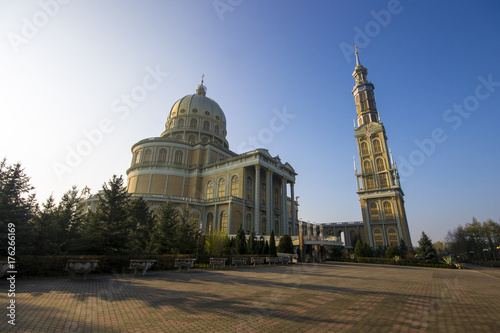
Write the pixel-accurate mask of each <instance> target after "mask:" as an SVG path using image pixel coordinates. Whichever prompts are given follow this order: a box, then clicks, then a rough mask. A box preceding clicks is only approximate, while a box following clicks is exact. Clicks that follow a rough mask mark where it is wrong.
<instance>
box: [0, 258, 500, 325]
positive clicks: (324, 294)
mask: <svg viewBox="0 0 500 333" xmlns="http://www.w3.org/2000/svg"><path fill="white" fill-rule="evenodd" d="M0 288H2V289H4V290H5V291H4V292H2V295H3V296H2V299H3V301H2V304H4V306H2V308H3V309H4V310H3V311H4V314H3V315H2V318H3V319H2V322H1V324H0V331H1V332H50V333H52V332H422V331H423V332H499V331H500V318H499V317H498V316H499V314H500V270H497V269H487V268H478V267H473V268H472V269H466V270H457V269H455V270H451V269H433V268H417V267H400V266H383V265H369V264H353V263H323V264H294V265H289V266H287V265H285V266H271V267H269V266H262V267H255V268H254V267H244V268H238V269H235V268H225V269H223V270H212V269H192V270H191V272H189V273H188V272H185V271H182V272H178V271H164V272H160V271H158V272H157V271H149V272H148V273H147V275H146V276H141V275H140V274H139V273H138V275H137V276H136V277H134V275H133V274H130V272H129V271H127V272H125V273H123V274H121V273H120V274H118V273H117V274H113V275H97V274H90V275H89V277H88V279H87V280H86V281H84V280H82V279H70V278H69V277H67V278H63V277H58V278H40V279H25V280H23V279H21V280H18V281H16V298H15V300H16V325H15V326H12V325H8V324H7V319H8V318H7V317H6V313H7V309H6V306H7V305H8V297H7V290H8V284H7V281H5V280H2V281H0Z"/></svg>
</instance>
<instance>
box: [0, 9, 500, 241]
mask: <svg viewBox="0 0 500 333" xmlns="http://www.w3.org/2000/svg"><path fill="white" fill-rule="evenodd" d="M0 9H1V10H0V35H1V36H2V39H1V42H0V54H1V55H2V57H1V61H0V110H1V111H0V112H1V114H2V125H3V126H2V131H0V155H1V156H6V157H7V158H8V161H9V162H10V163H14V162H17V161H20V162H21V163H22V164H23V165H24V166H25V168H26V172H27V173H28V175H29V176H31V178H32V184H33V185H34V186H35V187H36V191H37V196H38V198H39V201H44V200H45V199H46V198H47V197H48V195H50V193H53V194H54V196H55V197H56V198H57V199H59V198H60V197H61V195H62V194H63V193H64V192H65V191H67V190H69V189H70V187H71V185H73V184H76V185H78V187H79V188H80V189H81V188H83V187H84V186H89V187H90V188H91V190H92V191H93V192H95V191H97V190H98V189H99V188H100V187H101V186H102V184H103V183H104V182H105V181H107V180H109V179H110V178H111V177H112V175H113V174H119V175H125V171H126V169H127V168H128V167H129V165H130V161H131V152H130V147H131V146H132V145H133V144H134V143H135V142H137V141H139V140H141V139H143V138H147V137H154V136H159V135H160V134H161V132H162V131H163V130H164V124H165V121H166V119H167V116H168V113H169V111H170V108H171V106H172V105H173V103H174V102H175V101H176V100H177V99H179V98H181V97H183V96H185V95H187V94H191V93H194V91H195V87H196V85H197V84H198V83H199V81H200V76H201V74H203V73H204V74H205V75H206V76H205V84H206V86H207V87H208V92H207V96H209V97H211V98H213V99H214V100H216V101H217V102H218V103H219V104H220V106H221V107H222V109H223V110H224V112H225V114H226V117H227V123H228V125H227V126H228V137H227V139H228V141H229V144H230V148H231V149H232V150H233V151H236V152H238V153H242V152H245V151H248V150H252V149H254V148H256V147H255V146H254V145H252V144H251V142H252V141H257V144H258V146H259V147H263V148H266V149H268V150H269V151H270V153H271V154H272V155H273V156H274V155H277V154H279V155H280V157H281V159H282V160H283V161H288V162H289V163H290V164H291V165H292V166H293V167H294V168H295V170H296V171H297V173H298V176H297V182H296V186H295V194H296V195H298V196H300V199H299V203H300V211H299V217H300V218H302V219H304V220H306V221H311V222H343V221H356V220H360V219H361V212H360V207H359V201H358V197H357V194H356V181H355V177H354V171H353V162H352V157H353V155H356V156H357V149H356V143H355V139H354V132H353V124H352V119H353V118H354V117H355V114H356V112H355V107H354V100H353V96H352V94H351V90H352V88H353V86H354V80H353V78H352V76H351V74H352V72H353V69H354V65H355V62H354V54H353V50H352V47H353V46H354V44H355V43H356V44H358V45H359V55H360V59H361V63H362V64H363V65H364V66H365V67H367V68H368V72H369V74H368V78H369V79H370V80H371V81H372V82H373V83H374V85H375V98H376V102H377V107H378V111H379V113H380V116H381V119H382V122H383V123H384V125H385V127H386V131H387V136H388V144H389V146H390V148H391V149H392V152H393V155H394V158H395V160H396V161H397V163H398V165H399V167H400V172H401V174H402V175H403V176H404V181H403V190H404V192H405V195H406V196H405V200H406V210H407V216H408V220H409V225H410V231H411V235H412V240H413V243H414V244H416V243H417V242H418V239H419V238H420V233H421V232H422V231H425V232H426V233H427V234H428V235H429V236H430V237H431V238H432V239H433V240H434V241H438V240H442V239H443V238H444V236H445V235H446V233H447V231H448V230H451V229H454V228H456V227H457V226H458V225H459V224H465V223H467V222H470V221H471V220H472V217H474V216H475V217H477V218H478V219H479V220H480V221H482V220H485V219H488V218H492V219H494V220H495V221H498V220H500V209H499V205H498V202H499V197H500V195H499V193H498V188H497V187H498V184H499V183H500V176H499V174H498V172H497V171H496V170H497V166H498V164H499V159H500V153H499V150H498V144H499V143H500V133H499V131H498V129H497V124H498V123H499V120H500V116H499V114H498V111H499V107H498V106H499V104H500V66H499V61H498V56H499V54H500V44H499V43H498V36H499V33H500V22H499V20H498V13H500V3H498V2H497V1H481V2H476V1H439V2H435V1H410V0H400V1H326V0H325V1H298V0H297V1H264V0H262V1H258V0H252V1H250V0H231V1H230V0H220V1H212V0H207V1H201V0H200V1H186V0H183V1H147V2H145V1H106V2H103V1H76V0H73V1H62V0H60V1H57V0H39V1H23V2H19V1H0ZM151 73H153V74H151ZM155 77H156V80H155V79H154V78H155ZM145 80H146V83H147V84H148V89H146V88H145V86H144V82H145ZM131 94H135V96H136V100H134V101H133V103H132V104H130V105H129V106H127V104H126V102H125V101H124V96H126V95H129V96H130V95H131ZM120 107H121V109H120ZM277 114H281V115H283V114H287V115H288V116H287V117H286V118H285V120H284V121H283V120H282V123H281V124H282V125H283V126H279V127H275V126H274V127H273V126H272V122H273V118H275V117H277ZM271 128H274V130H271V131H270V129H271ZM97 130H98V131H99V132H97ZM99 133H100V134H99ZM269 133H271V135H270V134H269ZM433 133H434V134H433ZM252 138H256V139H252ZM77 150H79V151H80V152H82V154H79V155H78V157H75V156H73V155H72V154H74V153H72V152H76V151H77ZM68 161H69V162H68Z"/></svg>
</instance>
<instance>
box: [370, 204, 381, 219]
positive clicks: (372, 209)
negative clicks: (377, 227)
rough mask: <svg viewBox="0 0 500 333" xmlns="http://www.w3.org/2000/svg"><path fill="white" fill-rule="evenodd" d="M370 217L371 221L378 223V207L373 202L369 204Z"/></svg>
mask: <svg viewBox="0 0 500 333" xmlns="http://www.w3.org/2000/svg"><path fill="white" fill-rule="evenodd" d="M370 215H371V217H372V221H378V220H379V214H378V206H377V204H376V203H375V202H372V203H371V204H370Z"/></svg>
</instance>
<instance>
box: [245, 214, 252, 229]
mask: <svg viewBox="0 0 500 333" xmlns="http://www.w3.org/2000/svg"><path fill="white" fill-rule="evenodd" d="M245 229H246V230H245V231H246V232H250V231H251V230H252V215H251V214H250V213H247V217H246V219H245Z"/></svg>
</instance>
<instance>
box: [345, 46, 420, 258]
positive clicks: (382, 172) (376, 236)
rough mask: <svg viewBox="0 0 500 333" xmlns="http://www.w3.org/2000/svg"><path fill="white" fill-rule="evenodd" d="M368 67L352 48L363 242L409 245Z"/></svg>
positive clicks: (400, 196) (399, 191)
mask: <svg viewBox="0 0 500 333" xmlns="http://www.w3.org/2000/svg"><path fill="white" fill-rule="evenodd" d="M367 75H368V70H367V69H366V68H365V67H363V66H362V65H361V63H360V62H359V56H358V51H357V49H356V68H355V69H354V73H353V74H352V76H353V77H354V79H355V81H356V85H355V86H354V88H353V90H352V94H353V95H354V101H355V104H356V120H355V123H354V137H355V138H356V143H357V145H358V154H359V165H360V167H361V170H360V172H359V173H358V170H357V167H356V160H354V171H355V174H356V181H357V185H358V192H357V193H358V195H359V201H360V204H361V212H362V215H363V222H364V233H365V241H366V242H367V243H369V244H370V246H371V247H379V246H382V247H386V246H390V245H393V246H399V244H400V243H401V240H404V242H405V244H406V246H407V247H408V248H411V247H412V243H411V238H410V232H409V228H408V221H407V219H406V211H405V206H404V193H403V190H402V189H401V184H400V182H399V175H398V170H397V167H396V164H395V163H394V161H393V158H392V153H391V151H390V149H389V148H388V146H387V136H386V133H385V128H384V125H383V123H382V122H381V121H380V115H379V113H378V111H377V106H376V104H375V95H374V93H373V90H374V89H375V87H374V85H373V83H371V82H369V81H368V80H367Z"/></svg>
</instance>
